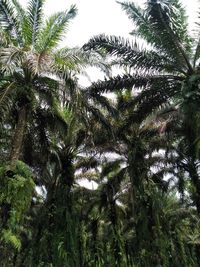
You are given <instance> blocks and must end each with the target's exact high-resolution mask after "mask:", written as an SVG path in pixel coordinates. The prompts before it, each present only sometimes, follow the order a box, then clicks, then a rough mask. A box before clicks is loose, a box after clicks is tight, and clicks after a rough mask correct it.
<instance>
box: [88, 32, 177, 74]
mask: <svg viewBox="0 0 200 267" xmlns="http://www.w3.org/2000/svg"><path fill="white" fill-rule="evenodd" d="M83 49H85V50H86V51H87V50H88V49H94V50H97V51H101V50H105V52H106V53H108V54H109V55H112V56H116V57H117V58H118V60H120V59H121V65H123V62H124V63H125V64H127V65H128V66H129V67H134V68H137V70H138V71H139V70H140V69H141V70H145V71H152V70H171V71H174V70H177V65H175V64H174V62H173V61H172V59H170V58H169V57H168V58H166V56H164V55H159V54H158V53H157V52H156V51H153V50H150V49H148V50H147V49H140V48H139V44H137V43H136V41H135V42H134V43H131V42H130V41H129V40H125V39H124V38H123V37H117V36H105V35H104V34H102V35H99V36H97V37H94V38H92V39H90V40H89V42H88V43H87V44H85V45H84V46H83Z"/></svg>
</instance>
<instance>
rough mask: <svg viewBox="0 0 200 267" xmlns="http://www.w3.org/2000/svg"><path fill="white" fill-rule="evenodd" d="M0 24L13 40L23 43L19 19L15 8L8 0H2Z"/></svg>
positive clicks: (0, 3) (0, 2)
mask: <svg viewBox="0 0 200 267" xmlns="http://www.w3.org/2000/svg"><path fill="white" fill-rule="evenodd" d="M0 25H1V27H2V28H3V29H4V30H5V31H7V32H8V33H9V35H10V39H11V40H13V41H14V40H15V41H17V42H18V45H22V38H21V33H20V27H19V21H18V18H17V17H16V15H15V12H14V8H13V6H12V5H11V3H10V1H8V0H1V1H0Z"/></svg>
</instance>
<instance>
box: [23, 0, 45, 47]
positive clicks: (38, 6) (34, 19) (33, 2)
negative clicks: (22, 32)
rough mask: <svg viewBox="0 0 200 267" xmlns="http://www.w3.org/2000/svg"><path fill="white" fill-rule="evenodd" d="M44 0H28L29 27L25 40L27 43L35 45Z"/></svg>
mask: <svg viewBox="0 0 200 267" xmlns="http://www.w3.org/2000/svg"><path fill="white" fill-rule="evenodd" d="M44 2H45V0H30V2H29V6H28V24H29V28H28V31H27V33H26V34H27V41H28V44H32V46H33V47H34V46H35V43H36V40H37V36H38V34H39V31H40V26H41V22H42V15H43V13H42V8H43V5H44Z"/></svg>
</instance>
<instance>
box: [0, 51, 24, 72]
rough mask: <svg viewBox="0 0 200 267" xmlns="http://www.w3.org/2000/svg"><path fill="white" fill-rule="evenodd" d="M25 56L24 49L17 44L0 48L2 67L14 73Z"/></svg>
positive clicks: (5, 70)
mask: <svg viewBox="0 0 200 267" xmlns="http://www.w3.org/2000/svg"><path fill="white" fill-rule="evenodd" d="M22 57H23V51H22V50H21V49H20V48H17V47H16V46H13V47H12V46H10V47H8V48H2V49H0V64H1V66H0V68H1V70H2V71H3V72H6V73H8V74H9V73H13V72H14V71H16V67H17V66H19V64H20V62H21V59H22Z"/></svg>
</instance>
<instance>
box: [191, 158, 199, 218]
mask: <svg viewBox="0 0 200 267" xmlns="http://www.w3.org/2000/svg"><path fill="white" fill-rule="evenodd" d="M189 175H190V178H191V181H192V184H193V186H194V188H195V193H194V201H195V204H196V208H197V212H198V214H200V179H199V175H198V172H197V169H196V166H195V164H194V163H193V164H190V165H189Z"/></svg>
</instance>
